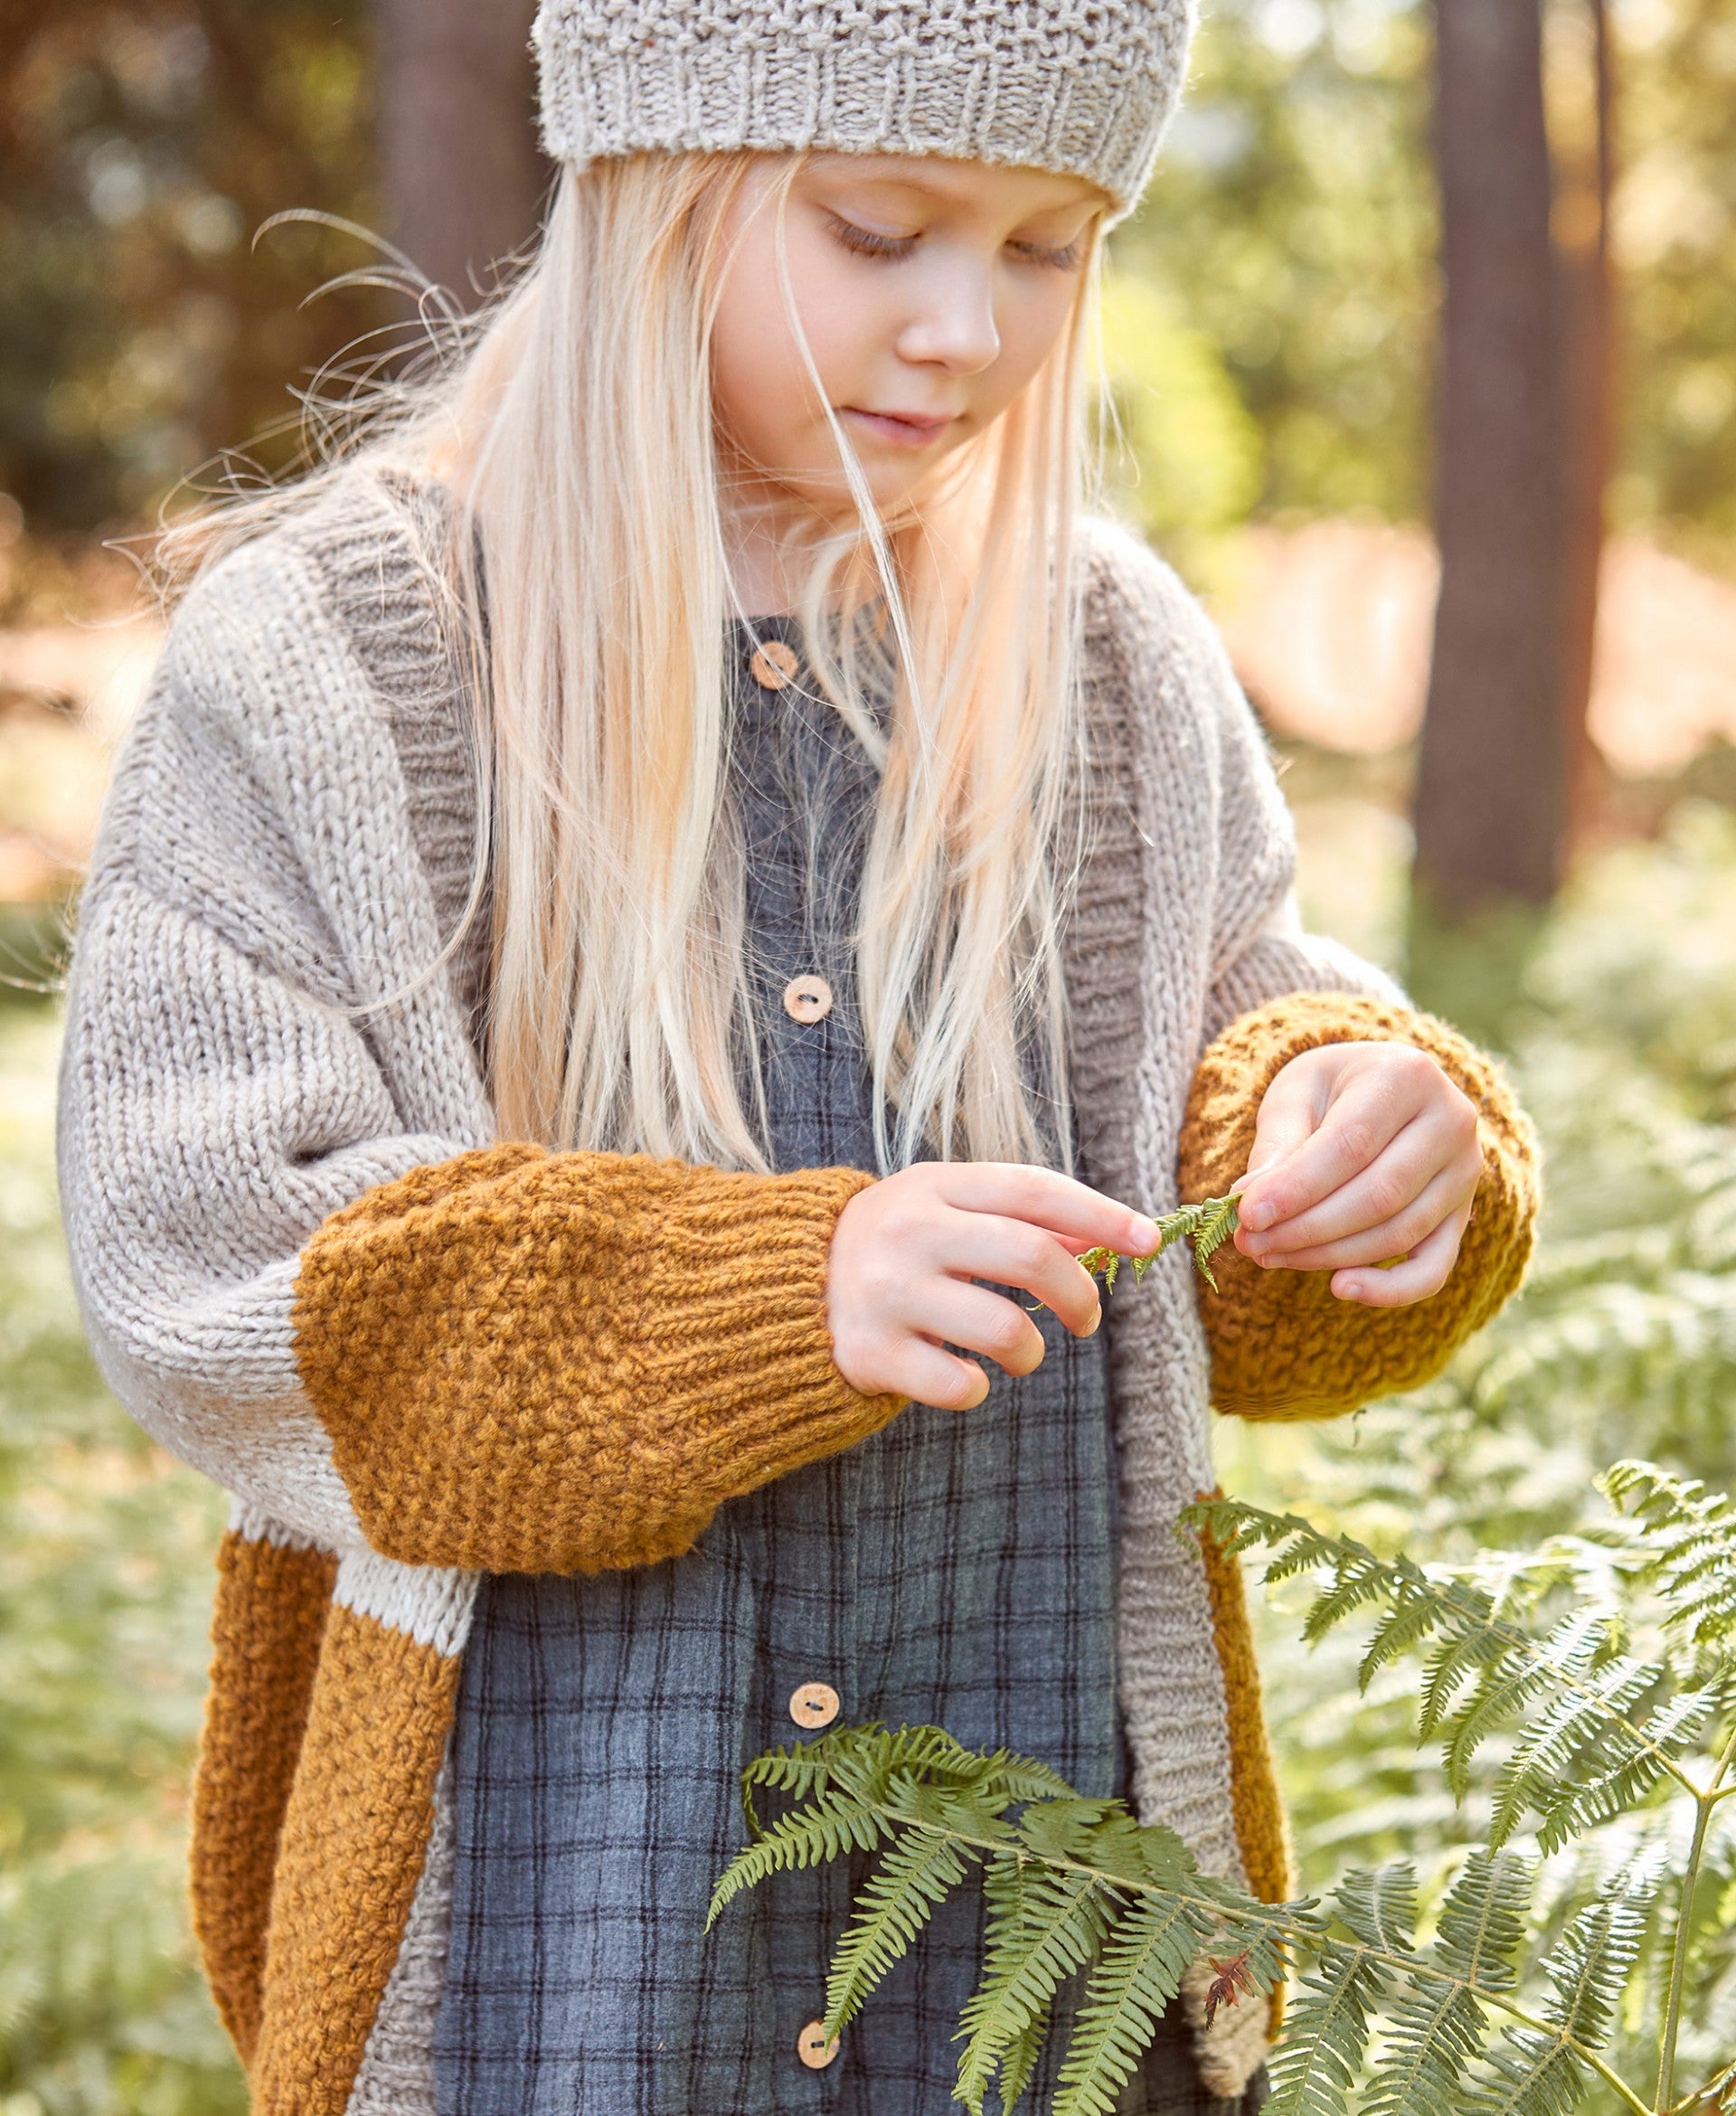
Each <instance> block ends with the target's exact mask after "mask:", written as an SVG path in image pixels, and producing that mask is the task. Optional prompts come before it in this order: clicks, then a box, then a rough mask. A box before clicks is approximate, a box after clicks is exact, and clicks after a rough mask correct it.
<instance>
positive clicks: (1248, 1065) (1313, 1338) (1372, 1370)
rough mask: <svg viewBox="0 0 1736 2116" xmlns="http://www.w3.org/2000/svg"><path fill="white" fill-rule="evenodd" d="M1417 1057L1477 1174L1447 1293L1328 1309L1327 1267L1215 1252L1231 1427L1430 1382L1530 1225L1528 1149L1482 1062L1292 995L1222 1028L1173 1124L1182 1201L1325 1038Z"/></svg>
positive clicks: (1430, 1028)
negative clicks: (1462, 1127)
mask: <svg viewBox="0 0 1736 2116" xmlns="http://www.w3.org/2000/svg"><path fill="white" fill-rule="evenodd" d="M1359 1043H1360V1044H1367V1043H1392V1044H1411V1045H1412V1046H1413V1047H1414V1048H1415V1049H1417V1050H1420V1051H1426V1052H1427V1053H1429V1056H1430V1057H1431V1058H1433V1059H1434V1060H1435V1062H1436V1063H1438V1064H1439V1066H1440V1067H1441V1068H1442V1070H1443V1071H1444V1072H1446V1073H1447V1074H1448V1077H1449V1078H1450V1079H1451V1080H1452V1081H1453V1082H1454V1084H1455V1085H1456V1086H1457V1087H1458V1088H1459V1089H1461V1090H1462V1091H1463V1092H1464V1093H1466V1094H1467V1095H1468V1096H1469V1097H1470V1099H1471V1101H1473V1102H1475V1103H1476V1105H1477V1133H1478V1138H1479V1140H1480V1142H1481V1145H1482V1148H1483V1176H1482V1180H1481V1182H1480V1183H1479V1185H1478V1186H1477V1201H1476V1207H1475V1211H1474V1213H1473V1214H1472V1218H1471V1223H1470V1225H1469V1226H1468V1227H1467V1228H1466V1230H1465V1236H1464V1239H1463V1241H1462V1242H1460V1244H1459V1251H1458V1260H1457V1261H1456V1262H1455V1263H1454V1265H1453V1269H1452V1271H1451V1272H1450V1273H1449V1274H1448V1280H1447V1283H1446V1284H1445V1285H1444V1286H1443V1287H1442V1288H1441V1289H1440V1290H1439V1292H1438V1293H1434V1294H1431V1295H1429V1298H1428V1299H1424V1300H1413V1301H1411V1304H1410V1305H1409V1306H1408V1307H1405V1308H1369V1307H1364V1306H1363V1305H1362V1304H1361V1303H1360V1302H1357V1301H1352V1300H1340V1299H1337V1298H1336V1297H1335V1295H1334V1293H1333V1290H1332V1276H1333V1274H1332V1273H1331V1272H1330V1271H1281V1270H1277V1271H1269V1270H1266V1269H1263V1268H1262V1267H1261V1266H1260V1265H1259V1264H1257V1263H1255V1262H1254V1261H1252V1260H1251V1259H1250V1258H1248V1257H1245V1256H1243V1255H1242V1254H1241V1252H1240V1251H1239V1250H1236V1249H1232V1248H1229V1247H1226V1248H1224V1249H1222V1250H1220V1251H1219V1252H1218V1256H1217V1258H1216V1259H1214V1261H1213V1264H1212V1270H1213V1272H1214V1274H1215V1276H1216V1277H1217V1280H1218V1282H1219V1286H1220V1288H1221V1290H1220V1291H1219V1292H1218V1293H1216V1294H1212V1293H1211V1292H1209V1291H1203V1298H1202V1301H1201V1310H1202V1313H1203V1317H1204V1320H1205V1328H1206V1336H1207V1337H1208V1338H1209V1340H1210V1342H1211V1346H1212V1403H1214V1404H1215V1405H1216V1407H1217V1408H1218V1409H1219V1410H1220V1411H1223V1412H1235V1413H1238V1414H1240V1415H1241V1416H1242V1417H1244V1418H1326V1417H1331V1416H1334V1415H1335V1414H1336V1413H1337V1412H1342V1411H1354V1409H1355V1408H1356V1407H1357V1405H1359V1404H1361V1403H1369V1402H1371V1401H1372V1400H1373V1398H1374V1397H1375V1396H1379V1395H1389V1394H1393V1393H1397V1392H1398V1391H1400V1390H1401V1389H1413V1388H1416V1387H1418V1386H1420V1384H1422V1383H1423V1382H1425V1381H1428V1380H1429V1379H1431V1378H1432V1377H1433V1376H1434V1375H1435V1374H1439V1372H1440V1370H1441V1368H1442V1367H1443V1366H1445V1365H1446V1364H1447V1362H1448V1359H1450V1358H1451V1356H1452V1355H1453V1354H1454V1352H1456V1351H1457V1350H1458V1346H1460V1345H1462V1344H1463V1343H1464V1341H1465V1339H1466V1338H1467V1337H1469V1336H1470V1334H1471V1332H1472V1331H1473V1330H1477V1329H1480V1328H1481V1327H1483V1325H1484V1324H1485V1323H1486V1322H1487V1321H1488V1320H1489V1318H1490V1317H1491V1316H1493V1315H1495V1313H1496V1312H1497V1311H1498V1310H1499V1309H1500V1308H1502V1307H1503V1306H1504V1305H1505V1302H1506V1301H1507V1300H1508V1299H1511V1297H1512V1296H1513V1294H1514V1292H1515V1291H1517V1289H1518V1286H1519V1282H1520V1280H1521V1279H1523V1278H1524V1271H1525V1264H1526V1262H1527V1261H1528V1260H1529V1258H1530V1255H1531V1246H1532V1233H1533V1226H1534V1223H1535V1221H1536V1216H1537V1159H1538V1157H1537V1142H1536V1138H1535V1135H1534V1134H1533V1130H1532V1128H1531V1125H1530V1122H1529V1120H1528V1119H1526V1117H1525V1115H1524V1111H1523V1110H1521V1109H1520V1108H1519V1105H1518V1103H1517V1102H1516V1101H1514V1095H1513V1091H1512V1090H1511V1089H1510V1088H1509V1087H1508V1086H1507V1083H1506V1082H1505V1080H1503V1079H1502V1077H1501V1074H1500V1072H1499V1071H1498V1070H1497V1069H1496V1067H1495V1064H1494V1063H1492V1061H1491V1060H1489V1059H1488V1058H1487V1057H1486V1056H1485V1055H1484V1054H1483V1053H1482V1052H1480V1051H1478V1050H1476V1049H1475V1048H1473V1046H1472V1045H1471V1044H1467V1042H1466V1040H1465V1038H1464V1037H1463V1036H1461V1035H1459V1034H1458V1032H1457V1031H1456V1030H1453V1029H1450V1028H1448V1026H1447V1025H1446V1023H1445V1022H1442V1021H1437V1020H1435V1019H1434V1018H1433V1016H1432V1015H1426V1014H1416V1013H1413V1012H1411V1009H1410V1008H1409V1007H1402V1006H1387V1005H1385V1004H1383V1003H1382V1002H1381V1001H1379V1000H1374V999H1353V998H1350V997H1345V996H1344V995H1338V994H1334V995H1327V994H1324V993H1311V992H1295V993H1290V994H1288V995H1287V996H1286V997H1283V998H1281V999H1277V1000H1274V1001H1273V1002H1272V1003H1271V1004H1270V1005H1269V1006H1263V1007H1260V1008H1259V1009H1258V1010H1257V1011H1255V1012H1254V1013H1251V1014H1250V1015H1245V1016H1244V1017H1243V1018H1242V1019H1241V1020H1240V1021H1237V1022H1235V1023H1233V1024H1232V1025H1231V1027H1230V1028H1229V1029H1228V1030H1226V1031H1225V1033H1224V1034H1222V1036H1220V1037H1219V1038H1218V1040H1217V1041H1216V1043H1214V1044H1212V1048H1211V1049H1210V1050H1209V1051H1208V1052H1207V1053H1206V1054H1205V1056H1204V1058H1203V1060H1202V1061H1201V1063H1200V1069H1199V1072H1198V1073H1197V1074H1196V1075H1195V1076H1194V1089H1193V1092H1192V1094H1191V1095H1190V1096H1189V1098H1188V1107H1187V1120H1186V1123H1185V1124H1184V1127H1183V1129H1182V1144H1181V1167H1182V1184H1183V1187H1184V1192H1185V1194H1186V1195H1188V1196H1189V1197H1217V1196H1221V1195H1222V1193H1223V1192H1224V1191H1226V1190H1227V1189H1228V1188H1229V1187H1230V1186H1231V1184H1232V1183H1233V1182H1234V1181H1235V1180H1236V1178H1237V1177H1238V1176H1241V1174H1242V1172H1243V1171H1244V1170H1245V1169H1246V1167H1247V1166H1248V1157H1249V1154H1250V1150H1251V1148H1252V1146H1253V1141H1254V1120H1255V1118H1256V1117H1257V1116H1258V1114H1259V1110H1260V1100H1261V1098H1262V1097H1263V1096H1264V1094H1265V1092H1266V1090H1267V1088H1268V1086H1269V1084H1270V1082H1271V1081H1272V1080H1273V1078H1274V1077H1275V1076H1276V1074H1277V1073H1278V1072H1279V1071H1280V1070H1281V1069H1282V1068H1283V1067H1284V1066H1286V1065H1288V1063H1290V1061H1291V1059H1293V1058H1297V1057H1299V1056H1300V1055H1301V1054H1302V1053H1303V1052H1305V1051H1312V1050H1316V1049H1318V1048H1319V1047H1320V1046H1321V1045H1322V1044H1359Z"/></svg>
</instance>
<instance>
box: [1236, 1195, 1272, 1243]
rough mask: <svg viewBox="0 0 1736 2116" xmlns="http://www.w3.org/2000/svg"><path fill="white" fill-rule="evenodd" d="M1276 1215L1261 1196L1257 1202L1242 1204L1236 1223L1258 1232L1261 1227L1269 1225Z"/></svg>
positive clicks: (1252, 1231)
mask: <svg viewBox="0 0 1736 2116" xmlns="http://www.w3.org/2000/svg"><path fill="white" fill-rule="evenodd" d="M1277 1217H1278V1214H1276V1213H1275V1212H1274V1211H1273V1210H1272V1208H1271V1206H1270V1205H1269V1204H1267V1203H1266V1201H1265V1199H1264V1198H1261V1199H1260V1202H1259V1203H1258V1204H1250V1205H1243V1207H1242V1208H1241V1215H1240V1218H1239V1220H1238V1224H1239V1225H1241V1226H1243V1227H1246V1228H1248V1229H1249V1230H1250V1232H1251V1233H1255V1234H1258V1233H1260V1232H1261V1231H1262V1229H1264V1228H1267V1227H1269V1226H1270V1225H1271V1223H1272V1222H1273V1221H1274V1220H1275V1219H1277Z"/></svg>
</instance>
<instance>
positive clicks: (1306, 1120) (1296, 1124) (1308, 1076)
mask: <svg viewBox="0 0 1736 2116" xmlns="http://www.w3.org/2000/svg"><path fill="white" fill-rule="evenodd" d="M1311 1057H1312V1053H1308V1054H1307V1055H1306V1056H1305V1057H1304V1059H1303V1060H1302V1061H1301V1062H1300V1063H1298V1062H1297V1061H1296V1060H1294V1059H1293V1060H1292V1061H1291V1062H1290V1063H1289V1064H1288V1065H1287V1066H1285V1067H1284V1068H1283V1069H1282V1071H1281V1072H1278V1074H1277V1075H1276V1076H1275V1077H1274V1078H1273V1080H1272V1082H1271V1084H1270V1086H1269V1087H1268V1088H1267V1090H1266V1092H1265V1093H1264V1094H1263V1095H1262V1096H1261V1097H1260V1108H1259V1109H1258V1110H1256V1111H1255V1112H1254V1143H1253V1146H1252V1148H1250V1151H1249V1155H1248V1168H1247V1173H1246V1174H1245V1175H1244V1176H1242V1178H1241V1181H1240V1182H1239V1183H1237V1184H1235V1185H1233V1186H1232V1188H1234V1189H1235V1190H1236V1191H1238V1192H1239V1193H1241V1194H1242V1195H1244V1196H1245V1195H1246V1194H1247V1191H1248V1188H1249V1186H1250V1185H1251V1184H1252V1183H1253V1181H1254V1179H1255V1178H1256V1177H1257V1176H1260V1175H1263V1174H1264V1173H1265V1171H1266V1170H1267V1169H1269V1168H1275V1167H1278V1166H1279V1164H1280V1163H1282V1162H1284V1161H1288V1159H1289V1157H1290V1156H1291V1155H1292V1154H1293V1153H1295V1152H1296V1151H1297V1148H1300V1147H1302V1146H1304V1145H1305V1144H1306V1143H1307V1140H1308V1139H1310V1138H1312V1137H1313V1136H1314V1134H1315V1132H1316V1129H1318V1127H1319V1123H1320V1119H1321V1118H1322V1117H1323V1116H1324V1115H1325V1114H1326V1105H1327V1101H1328V1098H1329V1091H1330V1076H1329V1075H1328V1074H1327V1073H1326V1072H1325V1071H1324V1070H1323V1069H1322V1068H1321V1067H1319V1066H1318V1065H1316V1064H1313V1063H1309V1059H1310V1058H1311Z"/></svg>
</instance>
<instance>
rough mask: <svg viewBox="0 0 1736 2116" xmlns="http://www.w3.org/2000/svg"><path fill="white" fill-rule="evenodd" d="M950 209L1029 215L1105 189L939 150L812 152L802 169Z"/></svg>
mask: <svg viewBox="0 0 1736 2116" xmlns="http://www.w3.org/2000/svg"><path fill="white" fill-rule="evenodd" d="M803 173H804V174H805V175H806V174H810V173H811V174H812V175H814V176H815V177H816V179H817V180H818V181H820V182H821V183H844V184H852V185H854V186H859V187H861V188H863V189H864V190H873V191H876V192H883V193H885V194H887V195H888V196H899V197H904V198H908V199H909V200H910V201H911V202H912V203H924V204H927V205H929V206H942V207H946V208H948V209H950V210H952V211H955V212H981V213H1016V214H1021V215H1026V216H1029V215H1033V214H1038V213H1061V212H1062V211H1064V210H1066V209H1067V208H1069V207H1071V208H1072V209H1074V210H1075V211H1079V210H1080V209H1082V208H1090V207H1096V206H1103V205H1107V204H1108V203H1109V201H1108V199H1107V198H1106V197H1105V195H1104V194H1103V193H1102V192H1101V191H1099V189H1098V187H1097V186H1096V185H1095V184H1090V183H1088V182H1087V181H1086V180H1085V178H1084V177H1082V176H1066V175H1057V174H1056V173H1055V172H1054V171H1052V170H1049V169H1028V168H1023V167H1016V166H1009V165H1005V164H1003V163H999V162H977V161H963V160H955V159H954V158H952V157H951V156H941V155H844V154H816V155H812V156H809V157H808V159H807V163H806V165H805V167H804V172H803Z"/></svg>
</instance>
